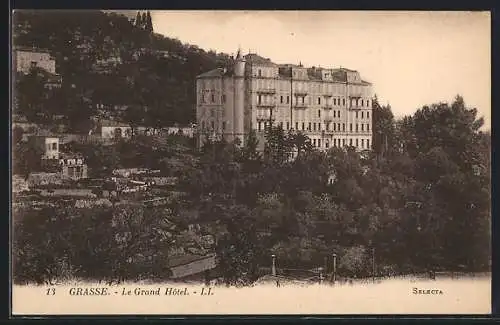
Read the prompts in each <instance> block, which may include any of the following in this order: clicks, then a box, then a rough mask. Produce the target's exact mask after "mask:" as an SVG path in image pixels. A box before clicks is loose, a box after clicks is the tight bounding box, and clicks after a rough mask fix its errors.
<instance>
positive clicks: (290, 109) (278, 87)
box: [196, 52, 373, 150]
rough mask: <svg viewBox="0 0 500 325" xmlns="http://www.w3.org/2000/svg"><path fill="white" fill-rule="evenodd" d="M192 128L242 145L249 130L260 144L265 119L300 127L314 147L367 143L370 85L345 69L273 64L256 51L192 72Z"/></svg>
mask: <svg viewBox="0 0 500 325" xmlns="http://www.w3.org/2000/svg"><path fill="white" fill-rule="evenodd" d="M196 91H197V105H196V118H197V128H198V129H197V132H198V143H199V144H200V145H201V144H202V143H203V141H204V139H206V138H207V136H208V137H211V138H214V137H215V138H220V137H224V138H225V139H227V140H228V141H233V140H235V139H237V138H238V139H239V140H240V144H242V145H243V144H244V143H245V140H246V137H247V135H248V133H249V131H250V130H251V129H254V130H255V131H256V133H257V137H258V138H259V143H261V144H263V143H264V141H263V139H264V134H265V133H264V131H265V129H266V127H267V126H268V125H269V123H273V125H275V126H276V125H279V126H281V127H282V128H283V129H284V130H285V131H286V130H292V131H298V132H302V133H304V134H305V135H307V136H308V137H309V138H310V139H311V143H312V144H313V146H314V147H316V148H318V149H323V150H327V149H328V148H331V147H344V146H353V147H355V148H357V149H358V150H366V149H370V148H371V145H372V96H373V95H372V85H371V84H370V83H369V82H367V81H364V80H362V79H361V76H360V74H359V72H357V71H354V70H349V69H345V68H338V69H331V68H318V67H311V68H306V67H303V66H302V65H291V64H285V65H281V64H276V63H273V62H272V61H271V60H269V59H266V58H262V57H260V56H258V55H257V54H247V55H245V56H242V55H241V54H240V52H238V55H237V56H236V58H235V59H234V63H233V64H232V65H231V66H229V67H226V68H218V69H215V70H211V71H208V72H206V73H203V74H201V75H199V76H198V77H197V80H196Z"/></svg>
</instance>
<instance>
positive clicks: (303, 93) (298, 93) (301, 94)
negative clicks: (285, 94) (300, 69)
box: [293, 90, 307, 97]
mask: <svg viewBox="0 0 500 325" xmlns="http://www.w3.org/2000/svg"><path fill="white" fill-rule="evenodd" d="M293 95H294V96H296V97H304V96H307V91H305V90H294V91H293Z"/></svg>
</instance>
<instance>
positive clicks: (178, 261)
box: [168, 254, 214, 267]
mask: <svg viewBox="0 0 500 325" xmlns="http://www.w3.org/2000/svg"><path fill="white" fill-rule="evenodd" d="M213 257H214V255H213V254H210V255H205V256H202V255H182V256H174V257H170V258H169V259H168V266H169V267H176V266H181V265H186V264H189V263H192V262H196V261H200V260H205V259H211V258H213Z"/></svg>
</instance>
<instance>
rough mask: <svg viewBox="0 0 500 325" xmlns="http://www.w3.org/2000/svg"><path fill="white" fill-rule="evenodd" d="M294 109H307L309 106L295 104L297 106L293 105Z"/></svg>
mask: <svg viewBox="0 0 500 325" xmlns="http://www.w3.org/2000/svg"><path fill="white" fill-rule="evenodd" d="M293 108H295V109H307V105H306V104H295V105H293Z"/></svg>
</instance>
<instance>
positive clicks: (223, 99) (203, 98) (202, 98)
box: [200, 94, 226, 104]
mask: <svg viewBox="0 0 500 325" xmlns="http://www.w3.org/2000/svg"><path fill="white" fill-rule="evenodd" d="M220 101H221V103H222V104H224V103H225V102H226V95H221V98H220ZM200 103H203V104H205V103H206V101H205V94H201V96H200ZM210 103H215V94H211V95H210Z"/></svg>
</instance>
